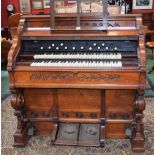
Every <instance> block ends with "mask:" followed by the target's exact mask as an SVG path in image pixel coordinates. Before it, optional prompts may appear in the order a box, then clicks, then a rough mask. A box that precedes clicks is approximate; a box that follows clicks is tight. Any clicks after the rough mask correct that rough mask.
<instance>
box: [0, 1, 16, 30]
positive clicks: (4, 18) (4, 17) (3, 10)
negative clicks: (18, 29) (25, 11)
mask: <svg viewBox="0 0 155 155" xmlns="http://www.w3.org/2000/svg"><path fill="white" fill-rule="evenodd" d="M10 3H11V4H13V5H14V6H15V12H19V2H18V0H2V1H1V20H2V21H1V24H2V25H1V26H2V27H3V28H4V27H7V22H8V12H7V9H6V7H7V5H8V4H10Z"/></svg>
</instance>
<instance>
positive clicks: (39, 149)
mask: <svg viewBox="0 0 155 155" xmlns="http://www.w3.org/2000/svg"><path fill="white" fill-rule="evenodd" d="M144 114H145V117H144V124H145V149H146V151H145V153H141V154H136V153H132V152H131V146H130V142H129V140H119V139H118V140H109V139H108V140H106V144H105V146H106V147H105V148H97V147H69V146H52V145H51V142H50V140H51V137H41V136H36V137H32V138H31V139H30V141H29V142H28V144H27V145H26V147H24V148H14V147H13V146H12V144H13V133H14V132H15V130H16V118H15V117H14V115H13V109H12V108H11V104H10V97H8V98H6V99H5V100H4V101H3V102H2V140H1V154H2V155H153V150H154V148H153V98H146V110H145V111H144Z"/></svg>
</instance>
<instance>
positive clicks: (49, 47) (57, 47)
mask: <svg viewBox="0 0 155 155" xmlns="http://www.w3.org/2000/svg"><path fill="white" fill-rule="evenodd" d="M60 46H61V47H63V46H64V44H63V43H61V44H60ZM60 46H56V45H55V44H52V45H51V46H48V49H49V50H50V49H52V47H53V48H54V47H55V49H56V50H59V48H60ZM96 46H97V44H96V43H94V44H93V46H92V47H91V46H90V47H89V48H88V49H89V50H90V51H91V50H92V49H93V47H96ZM102 46H103V47H104V46H105V44H104V43H102ZM40 49H41V50H44V47H43V46H41V47H40ZM64 49H65V50H67V49H68V47H67V46H64ZM75 49H76V47H75V46H73V47H72V50H75ZM80 49H81V50H83V49H84V46H81V47H80ZM97 49H98V50H100V49H101V47H100V46H98V47H97ZM105 49H106V50H109V47H108V46H106V47H105ZM117 49H118V48H117V47H114V50H115V51H117Z"/></svg>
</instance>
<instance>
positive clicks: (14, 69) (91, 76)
mask: <svg viewBox="0 0 155 155" xmlns="http://www.w3.org/2000/svg"><path fill="white" fill-rule="evenodd" d="M54 1H56V0H54ZM54 1H52V0H51V10H52V9H54V5H53V2H54ZM77 1H78V0H77ZM77 5H78V7H77V10H78V13H77V14H71V13H70V14H56V13H54V12H53V11H51V15H37V16H35V15H29V16H28V15H27V16H22V18H21V20H20V24H19V26H18V28H17V31H16V33H15V32H14V37H13V45H12V47H11V49H10V52H9V55H8V72H9V80H10V91H11V104H12V107H13V108H14V109H15V112H14V114H15V115H16V116H17V131H16V132H15V134H14V146H19V147H21V146H25V145H26V142H27V141H28V140H29V138H30V137H31V136H34V135H46V136H50V137H51V143H52V145H56V144H59V145H78V146H101V147H103V146H104V142H105V141H106V139H108V138H127V139H130V141H131V145H132V150H133V151H134V152H143V151H144V128H143V121H142V119H143V110H144V109H145V102H144V88H145V63H146V56H145V46H144V37H145V27H144V26H143V25H142V17H141V15H115V16H108V15H107V12H106V8H107V4H106V1H103V10H105V11H103V13H102V14H98V13H91V15H90V13H85V14H81V13H80V11H79V10H80V6H79V3H77ZM53 147H54V146H53ZM105 147H106V146H105Z"/></svg>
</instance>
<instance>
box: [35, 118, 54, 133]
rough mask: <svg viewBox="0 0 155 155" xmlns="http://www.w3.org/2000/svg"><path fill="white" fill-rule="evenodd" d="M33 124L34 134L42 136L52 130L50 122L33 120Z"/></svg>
mask: <svg viewBox="0 0 155 155" xmlns="http://www.w3.org/2000/svg"><path fill="white" fill-rule="evenodd" d="M34 126H35V128H36V131H35V134H36V135H42V136H51V135H52V131H53V123H52V122H50V121H49V122H46V121H44V122H35V123H34Z"/></svg>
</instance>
